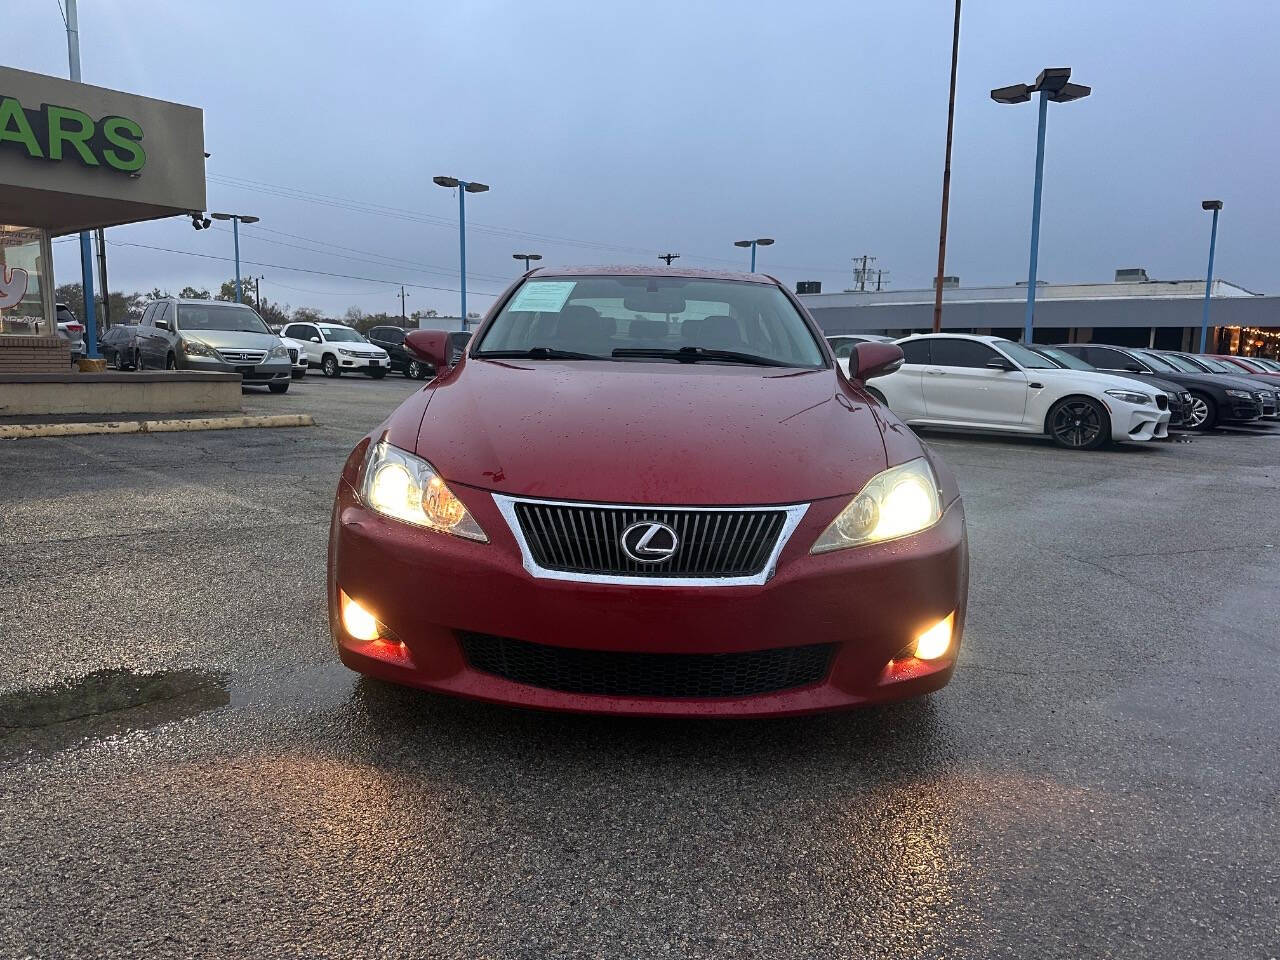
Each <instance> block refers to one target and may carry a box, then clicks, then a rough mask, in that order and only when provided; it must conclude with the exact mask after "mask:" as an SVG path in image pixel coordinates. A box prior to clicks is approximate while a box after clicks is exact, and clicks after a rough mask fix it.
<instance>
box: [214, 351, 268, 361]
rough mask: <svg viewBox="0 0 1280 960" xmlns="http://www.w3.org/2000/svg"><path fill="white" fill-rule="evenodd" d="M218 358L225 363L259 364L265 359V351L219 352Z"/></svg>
mask: <svg viewBox="0 0 1280 960" xmlns="http://www.w3.org/2000/svg"><path fill="white" fill-rule="evenodd" d="M218 356H220V357H221V358H222V359H223V360H225V361H226V362H227V363H240V364H244V363H252V364H259V363H261V362H262V361H263V360H265V359H267V351H265V350H219V351H218Z"/></svg>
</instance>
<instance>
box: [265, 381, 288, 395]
mask: <svg viewBox="0 0 1280 960" xmlns="http://www.w3.org/2000/svg"><path fill="white" fill-rule="evenodd" d="M267 389H268V390H270V391H271V392H272V393H288V392H289V384H287V383H268V384H267Z"/></svg>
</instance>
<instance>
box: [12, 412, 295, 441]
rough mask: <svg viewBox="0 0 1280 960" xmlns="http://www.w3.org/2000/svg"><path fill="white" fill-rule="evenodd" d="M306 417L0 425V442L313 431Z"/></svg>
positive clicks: (231, 417) (236, 417) (202, 418)
mask: <svg viewBox="0 0 1280 960" xmlns="http://www.w3.org/2000/svg"><path fill="white" fill-rule="evenodd" d="M312 426H315V421H314V420H312V419H311V414H309V413H281V414H274V415H270V416H250V415H239V416H229V417H191V418H187V419H169V420H108V421H101V422H97V423H10V424H0V440H20V439H23V438H25V437H83V436H88V435H90V434H102V433H178V432H180V431H185V430H244V429H249V428H253V427H312Z"/></svg>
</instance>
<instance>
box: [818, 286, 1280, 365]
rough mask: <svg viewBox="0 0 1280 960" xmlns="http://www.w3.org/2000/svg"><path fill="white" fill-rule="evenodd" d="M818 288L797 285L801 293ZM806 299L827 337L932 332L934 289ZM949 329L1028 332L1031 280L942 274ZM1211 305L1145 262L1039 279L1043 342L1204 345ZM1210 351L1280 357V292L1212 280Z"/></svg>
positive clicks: (1197, 289)
mask: <svg viewBox="0 0 1280 960" xmlns="http://www.w3.org/2000/svg"><path fill="white" fill-rule="evenodd" d="M807 288H808V289H811V288H809V287H808V286H807V285H799V290H801V291H804V290H805V289H807ZM800 300H801V302H803V303H804V305H805V306H806V307H807V308H808V309H809V312H810V313H812V314H813V317H814V319H815V320H817V322H818V324H819V325H820V326H821V327H822V329H823V330H824V331H825V332H826V333H827V335H828V336H831V335H835V334H841V333H881V334H888V335H889V336H894V337H899V336H906V335H907V334H910V333H926V332H929V331H931V330H932V329H933V307H934V290H933V289H932V288H929V289H926V290H894V291H887V290H881V291H874V292H872V291H868V292H858V291H852V292H843V293H804V292H802V293H801V294H800ZM942 300H943V311H942V328H943V330H944V331H946V332H951V333H981V334H993V335H996V336H1003V337H1008V338H1009V339H1012V340H1017V339H1020V338H1021V336H1022V328H1023V320H1024V317H1025V312H1026V301H1027V287H1026V284H1025V283H1019V284H1014V285H1011V286H988V287H963V286H961V285H960V281H959V278H957V277H947V278H945V279H944V281H943V290H942ZM1203 311H1204V280H1203V279H1200V280H1153V279H1151V278H1149V277H1148V276H1147V272H1146V270H1143V269H1140V268H1133V269H1125V270H1117V271H1116V274H1115V280H1114V282H1112V283H1064V284H1051V283H1043V282H1041V283H1039V284H1037V286H1036V306H1035V330H1036V332H1035V340H1036V342H1037V343H1090V342H1092V343H1113V344H1117V345H1121V346H1141V347H1156V348H1158V349H1167V350H1192V351H1194V350H1196V349H1198V347H1199V344H1200V324H1201V318H1202V315H1203ZM1209 322H1210V325H1211V326H1210V329H1209V341H1208V343H1209V347H1208V350H1209V352H1211V353H1239V354H1261V355H1263V356H1271V357H1275V356H1278V355H1280V297H1274V296H1263V295H1261V294H1257V293H1254V292H1252V291H1250V290H1246V289H1245V288H1244V287H1241V286H1239V285H1237V284H1234V283H1231V282H1229V281H1226V280H1215V281H1214V282H1213V290H1212V297H1211V302H1210V311H1209Z"/></svg>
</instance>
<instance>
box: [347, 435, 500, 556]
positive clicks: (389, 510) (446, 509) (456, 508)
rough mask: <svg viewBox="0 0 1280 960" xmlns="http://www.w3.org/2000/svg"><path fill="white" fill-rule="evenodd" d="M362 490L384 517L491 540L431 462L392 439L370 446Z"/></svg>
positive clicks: (457, 534)
mask: <svg viewBox="0 0 1280 960" xmlns="http://www.w3.org/2000/svg"><path fill="white" fill-rule="evenodd" d="M360 493H361V497H362V499H363V500H364V502H365V503H367V504H368V505H369V506H370V507H371V508H372V509H374V510H376V511H377V512H378V513H380V514H382V515H383V516H384V517H391V518H392V519H393V520H402V521H404V522H405V523H412V524H414V525H415V526H419V527H427V528H429V529H431V530H438V531H440V532H441V533H450V534H453V535H454V536H455V537H465V538H467V539H468V540H479V541H481V542H482V543H488V542H489V538H488V537H487V536H485V533H484V531H483V530H481V529H480V524H478V523H476V521H475V520H474V519H473V518H472V516H471V514H470V513H468V512H467V508H466V507H465V506H463V504H462V501H461V500H459V499H458V498H457V497H455V496H454V495H453V491H452V490H450V489H449V488H448V487H447V486H446V485H445V482H444V481H443V480H441V479H440V475H439V474H437V473H436V471H435V468H434V467H432V466H431V464H429V463H427V461H425V460H423V459H421V458H420V457H415V456H414V455H413V454H411V453H406V452H405V451H403V450H401V449H400V448H399V447H393V446H391V444H389V443H386V442H383V443H378V444H375V445H374V446H373V447H372V448H371V449H370V451H369V458H368V460H366V461H365V466H364V480H363V482H362V484H361V491H360Z"/></svg>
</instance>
